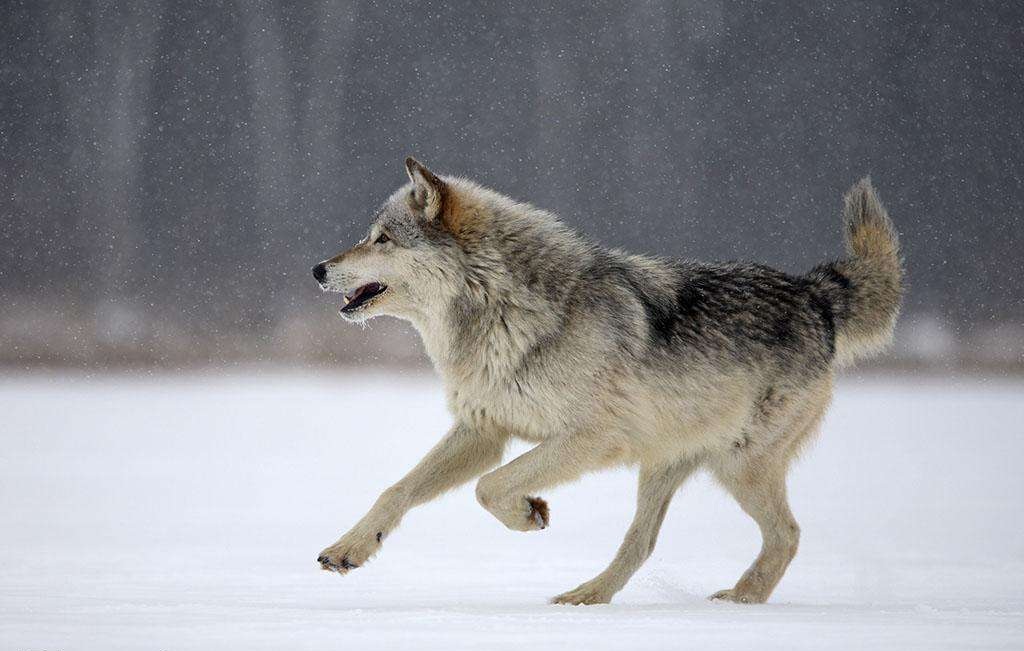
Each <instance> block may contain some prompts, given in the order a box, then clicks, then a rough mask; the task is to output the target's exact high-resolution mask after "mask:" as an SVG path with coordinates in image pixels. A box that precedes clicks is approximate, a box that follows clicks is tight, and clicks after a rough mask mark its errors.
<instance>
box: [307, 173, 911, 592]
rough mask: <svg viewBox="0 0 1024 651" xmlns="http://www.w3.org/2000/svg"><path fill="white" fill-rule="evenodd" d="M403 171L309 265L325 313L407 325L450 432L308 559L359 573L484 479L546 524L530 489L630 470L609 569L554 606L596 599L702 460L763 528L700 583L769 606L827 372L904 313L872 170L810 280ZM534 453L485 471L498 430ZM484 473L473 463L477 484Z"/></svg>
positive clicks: (501, 442)
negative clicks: (584, 226)
mask: <svg viewBox="0 0 1024 651" xmlns="http://www.w3.org/2000/svg"><path fill="white" fill-rule="evenodd" d="M406 171H407V172H408V176H409V183H408V184H406V185H405V186H403V187H401V188H400V189H399V190H398V191H397V192H395V193H394V194H393V195H391V197H390V198H389V199H388V200H387V201H386V202H385V203H384V204H383V205H382V206H381V207H380V208H379V209H378V210H377V212H376V214H375V215H374V217H373V219H372V223H371V225H370V228H369V232H368V234H367V236H366V237H365V238H364V239H363V240H362V241H360V242H359V243H358V244H356V245H355V246H353V247H352V248H351V249H349V250H347V251H344V252H342V253H340V254H338V255H337V256H335V257H333V258H331V259H329V260H326V261H324V262H321V263H319V264H317V265H316V266H315V267H314V268H313V276H314V277H315V278H316V280H317V282H319V284H320V286H321V288H322V289H323V290H326V291H332V292H339V293H341V294H342V295H343V296H344V304H343V306H342V307H341V316H342V317H344V318H345V319H346V320H348V321H353V322H362V321H365V320H367V319H370V318H372V317H375V316H378V315H381V314H388V315H392V316H395V317H398V318H402V319H407V320H408V321H410V322H411V323H412V324H413V325H414V326H415V327H416V329H417V330H418V331H419V333H420V335H421V337H422V339H423V343H424V346H425V347H426V350H427V353H428V354H429V355H430V358H431V360H432V361H433V363H434V366H435V368H436V369H437V371H438V373H439V374H440V375H441V377H442V378H443V381H444V386H445V390H446V395H447V401H448V407H449V410H450V411H451V415H452V419H453V423H454V424H453V425H452V427H451V430H450V431H449V432H448V434H447V435H446V436H445V437H444V438H443V439H442V440H441V441H440V442H439V443H438V444H437V445H436V446H435V447H434V448H433V449H432V450H431V451H430V452H429V453H427V455H426V456H425V457H424V458H423V460H422V461H421V462H420V463H419V465H417V466H416V467H415V468H413V469H412V471H410V472H409V474H407V475H406V476H405V477H404V478H402V479H401V480H400V481H398V483H396V484H394V485H393V486H391V487H390V488H388V489H387V490H385V491H384V492H383V494H381V496H380V497H379V498H378V499H377V501H376V503H375V504H374V505H373V507H372V508H371V509H370V511H369V512H368V513H367V514H366V516H365V517H363V518H362V519H361V520H360V521H359V522H358V523H357V524H356V525H355V526H354V527H353V528H352V529H351V530H350V531H349V532H348V533H346V534H345V535H343V536H342V537H341V539H340V540H338V541H337V542H336V543H334V544H333V545H331V546H330V547H328V548H327V549H325V550H324V551H323V552H322V553H321V554H320V556H319V558H318V559H317V560H318V562H319V563H320V565H321V567H322V568H323V569H325V570H331V571H335V572H338V573H342V574H344V573H346V572H348V571H350V570H353V569H355V568H358V567H360V566H362V565H363V564H364V563H366V562H367V560H369V558H370V557H371V556H373V555H374V554H375V553H376V552H377V551H378V550H379V549H380V547H381V543H382V542H383V541H384V540H385V539H386V538H387V536H388V535H389V534H390V533H391V532H392V531H394V530H395V528H396V527H397V526H398V524H399V522H400V521H401V519H402V517H403V515H404V514H405V513H406V512H407V511H409V510H410V509H412V508H413V507H415V506H417V505H419V504H423V503H424V502H427V501H429V500H432V499H434V498H435V497H437V496H439V495H440V494H442V493H443V492H445V491H447V490H449V489H451V488H453V487H455V486H458V485H460V484H463V483H465V482H467V481H469V480H471V479H474V478H477V477H479V480H478V481H477V483H476V497H477V500H478V501H479V502H480V504H481V505H482V506H483V507H484V508H485V509H487V510H488V511H490V512H491V514H493V515H494V517H496V518H497V519H498V520H500V521H501V523H502V524H504V525H505V526H506V527H508V528H509V529H514V530H516V531H533V530H539V529H544V528H545V527H547V526H548V525H549V523H550V514H549V509H548V505H547V503H546V502H545V501H544V500H543V499H541V498H540V497H538V492H539V491H543V490H544V489H548V488H551V487H553V486H556V485H558V484H562V483H565V482H569V481H573V480H575V479H577V478H578V477H580V476H581V475H583V474H584V473H589V472H593V471H596V470H601V469H605V468H609V467H612V466H617V465H631V466H636V467H638V468H639V488H638V491H637V506H636V515H635V517H634V518H633V522H632V524H631V526H630V528H629V531H628V532H627V533H626V536H625V540H624V541H623V542H622V545H621V547H620V548H619V550H618V553H617V554H616V556H615V558H614V560H612V562H611V564H610V565H609V566H608V567H607V568H606V569H605V570H604V571H603V572H601V573H600V574H598V575H597V576H596V577H594V578H593V579H591V580H590V581H587V582H585V583H583V584H582V585H580V586H579V587H577V588H574V589H572V590H569V591H568V592H565V593H564V594H561V595H558V596H556V597H554V598H553V599H552V601H553V602H554V603H560V604H597V603H606V602H608V601H610V600H611V598H612V596H613V595H614V594H615V593H616V592H618V591H619V590H620V589H621V588H622V587H623V586H624V585H625V584H626V582H627V581H628V580H629V578H630V577H631V576H632V575H633V573H634V572H636V570H637V569H638V568H639V567H640V565H641V564H642V563H643V562H644V561H645V560H646V559H647V557H648V556H649V555H650V554H651V551H652V550H653V549H654V543H655V539H656V538H657V535H658V530H659V528H660V526H661V523H662V519H663V518H664V517H665V512H666V510H667V509H668V505H669V501H670V500H671V499H672V496H673V494H674V493H675V492H676V490H677V489H678V488H679V487H680V486H681V485H682V484H683V482H684V481H685V480H686V478H687V477H689V476H690V475H691V474H692V473H693V472H694V471H695V470H697V469H698V468H704V469H706V470H707V471H709V472H710V474H711V475H712V476H713V477H714V478H715V479H716V480H717V481H718V482H719V483H720V484H721V485H722V486H723V487H724V488H725V489H726V490H727V491H728V492H729V493H730V494H731V495H732V496H733V497H734V498H735V499H736V500H737V501H738V502H739V504H740V506H741V507H742V508H743V510H744V511H746V513H748V514H749V515H750V516H751V517H752V518H753V519H754V520H755V521H756V522H757V525H758V526H759V527H760V530H761V534H762V538H763V542H762V547H761V551H760V554H759V555H758V556H757V558H756V559H755V560H754V562H753V564H752V565H751V566H750V568H749V569H748V570H747V571H746V572H745V573H744V574H743V575H742V576H741V577H740V579H739V581H737V583H736V584H735V585H734V586H733V587H731V588H729V589H726V590H721V591H719V592H716V593H715V594H714V595H712V598H713V599H725V600H729V601H734V602H739V603H760V602H764V601H765V600H766V599H768V596H769V595H770V594H771V592H772V590H773V589H774V588H775V586H776V585H777V584H778V582H779V580H780V579H781V578H782V575H783V573H784V572H785V571H786V568H787V566H788V565H789V563H790V561H791V560H792V559H793V556H794V555H795V554H796V550H797V543H798V540H799V532H800V529H799V527H798V526H797V523H796V521H795V520H794V519H793V515H792V513H790V510H789V505H788V502H787V498H786V472H787V468H788V466H789V464H790V461H791V460H792V459H793V458H794V456H795V455H796V454H797V452H798V451H799V450H800V448H801V447H802V446H803V445H804V444H805V443H807V441H808V440H810V439H811V438H812V436H813V435H814V433H815V432H816V431H817V429H818V427H819V424H820V422H821V419H822V416H823V414H824V413H825V410H826V408H827V407H828V404H829V401H830V398H831V393H832V383H833V376H834V374H835V372H836V369H837V368H840V367H842V366H845V365H848V364H850V363H852V362H854V361H855V360H857V359H860V358H864V357H867V356H868V355H871V354H874V353H877V352H879V351H880V350H881V349H882V348H884V347H885V345H886V344H887V343H888V342H889V341H890V339H891V337H892V330H893V326H894V324H895V322H896V317H897V314H898V312H899V307H900V301H901V295H902V284H903V267H902V262H901V257H900V250H899V243H898V241H897V237H896V232H895V229H894V227H893V225H892V222H890V220H889V217H888V216H887V214H886V211H885V209H884V208H883V207H882V205H881V203H880V202H879V200H878V197H877V196H876V195H875V191H874V189H873V188H872V186H871V183H870V181H869V180H868V179H866V178H865V179H863V180H862V181H860V182H859V183H857V184H856V185H854V186H853V188H852V189H851V190H850V191H849V192H848V193H847V194H846V196H845V199H844V208H843V211H842V225H843V232H844V234H845V236H846V249H847V250H846V256H845V257H844V258H842V259H840V260H838V261H835V262H829V263H825V264H821V265H819V266H817V267H815V268H814V269H812V270H811V271H810V272H809V273H807V274H806V275H801V276H798V275H790V274H786V273H782V272H780V271H776V270H774V269H771V268H768V267H765V266H761V265H757V264H741V263H728V264H705V263H699V262H692V261H685V260H665V259H659V258H653V257H647V256H642V255H634V254H630V253H625V252H622V251H618V250H610V249H606V248H602V247H600V246H597V245H595V244H593V243H591V242H588V241H587V240H585V239H584V238H583V237H581V236H580V235H579V234H578V233H576V232H574V231H573V230H571V229H570V228H568V227H566V226H565V225H563V224H562V223H561V222H560V221H559V220H558V219H557V218H556V217H555V216H553V215H552V214H550V213H548V212H545V211H543V210H540V209H538V208H535V207H533V206H531V205H528V204H524V203H519V202H517V201H514V200H512V199H510V198H508V197H506V196H503V195H501V194H499V193H497V192H495V191H493V190H489V189H487V188H484V187H481V186H479V185H477V184H475V183H473V182H471V181H468V180H465V179H462V178H456V177H451V176H438V175H435V174H433V173H432V172H431V171H430V170H428V169H427V168H426V167H424V166H423V165H422V164H420V163H419V162H417V161H416V160H414V159H412V158H409V159H407V160H406ZM511 437H516V438H519V439H522V440H525V441H528V442H530V443H533V444H536V446H535V447H533V448H532V449H531V450H529V451H528V452H526V453H525V454H523V455H521V456H519V457H518V458H516V459H513V460H512V461H509V462H508V463H506V464H504V465H501V466H499V467H497V468H496V469H495V466H498V464H499V463H500V462H501V459H502V453H503V451H504V450H505V447H506V443H507V442H508V441H509V439H510V438H511ZM481 475H482V476H481Z"/></svg>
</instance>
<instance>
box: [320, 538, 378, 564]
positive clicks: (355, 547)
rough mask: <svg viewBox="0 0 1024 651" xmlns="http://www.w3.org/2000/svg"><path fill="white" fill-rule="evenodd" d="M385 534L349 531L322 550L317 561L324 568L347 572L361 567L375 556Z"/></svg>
mask: <svg viewBox="0 0 1024 651" xmlns="http://www.w3.org/2000/svg"><path fill="white" fill-rule="evenodd" d="M383 536H384V534H383V532H378V533H377V534H376V535H370V536H363V535H355V534H352V533H347V534H345V535H344V536H342V537H341V539H340V540H339V541H338V542H336V543H334V544H333V545H331V546H330V547H328V548H327V549H325V550H323V551H322V552H320V555H319V556H317V559H316V561H317V563H320V569H322V570H326V571H328V572H337V573H338V574H347V573H348V572H349V571H350V570H354V569H356V568H358V567H361V566H362V565H363V564H364V563H366V561H368V560H369V559H370V557H371V556H373V554H374V552H376V551H377V549H378V548H379V547H380V543H381V540H382V539H383Z"/></svg>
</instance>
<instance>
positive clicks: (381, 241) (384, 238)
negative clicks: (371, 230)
mask: <svg viewBox="0 0 1024 651" xmlns="http://www.w3.org/2000/svg"><path fill="white" fill-rule="evenodd" d="M390 241H391V238H390V237H388V236H387V233H381V234H380V235H378V236H377V239H375V240H374V241H373V243H374V244H384V243H385V242H390Z"/></svg>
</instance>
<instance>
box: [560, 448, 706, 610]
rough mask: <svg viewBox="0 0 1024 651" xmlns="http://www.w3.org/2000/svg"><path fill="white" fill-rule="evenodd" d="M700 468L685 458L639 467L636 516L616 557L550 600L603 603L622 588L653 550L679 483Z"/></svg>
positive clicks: (570, 602) (571, 602)
mask: <svg viewBox="0 0 1024 651" xmlns="http://www.w3.org/2000/svg"><path fill="white" fill-rule="evenodd" d="M696 468H697V462H696V461H695V460H689V459H684V460H680V461H676V462H674V463H670V464H666V465H664V466H657V467H651V466H644V467H641V468H640V484H639V487H638V488H637V493H636V515H635V516H634V517H633V524H632V525H630V527H629V531H628V532H627V533H626V537H625V539H624V540H623V541H622V545H621V546H619V551H618V553H617V554H616V555H615V560H613V561H612V563H611V565H609V566H608V568H607V569H605V571H604V572H601V573H600V574H598V575H597V576H596V577H594V578H593V579H591V580H590V581H587V582H586V583H584V584H583V585H580V586H579V587H577V588H575V589H573V590H570V591H569V592H566V593H564V594H560V595H558V596H557V597H555V598H553V599H552V600H551V603H556V604H572V605H581V604H604V603H608V602H609V601H611V599H612V595H614V594H615V593H616V592H618V591H619V590H621V589H622V587H623V586H624V585H626V582H627V581H629V579H630V577H632V576H633V573H634V572H636V571H637V569H639V568H640V566H641V565H642V564H643V563H644V561H646V560H647V557H648V556H650V555H651V552H653V551H654V543H655V541H656V540H657V539H658V530H659V529H661V523H662V521H664V519H665V513H666V512H667V511H668V505H669V502H671V501H672V496H673V495H674V494H675V492H676V491H677V490H678V489H679V486H680V485H681V484H682V483H683V482H684V481H685V480H686V478H687V477H689V476H690V474H692V473H693V471H694V470H695V469H696Z"/></svg>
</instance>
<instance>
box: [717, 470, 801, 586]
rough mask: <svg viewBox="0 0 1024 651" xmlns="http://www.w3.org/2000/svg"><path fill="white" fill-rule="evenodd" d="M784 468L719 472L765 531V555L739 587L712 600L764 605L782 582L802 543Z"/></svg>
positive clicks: (743, 577) (759, 558)
mask: <svg viewBox="0 0 1024 651" xmlns="http://www.w3.org/2000/svg"><path fill="white" fill-rule="evenodd" d="M781 465H782V467H781V468H779V467H755V466H753V464H752V466H748V467H747V468H745V469H744V471H743V472H741V473H739V474H738V475H725V476H723V474H721V473H719V472H716V473H715V474H716V476H717V477H718V480H719V481H720V482H721V483H722V484H723V485H724V486H725V487H726V489H728V490H729V492H730V493H732V495H733V497H735V498H736V501H737V502H739V504H740V506H741V507H742V508H743V510H744V511H746V512H747V514H748V515H750V517H752V518H754V521H755V522H757V526H758V527H760V529H761V537H762V543H761V553H760V554H758V556H757V559H755V560H754V563H753V565H751V566H750V568H749V569H747V571H746V572H744V573H743V576H742V577H740V580H739V581H738V582H737V583H736V585H735V586H734V587H733V588H731V589H728V590H720V591H718V592H716V593H715V594H713V595H712V596H711V598H712V599H726V600H728V601H735V602H737V603H764V602H765V601H767V599H768V596H769V595H770V594H771V593H772V590H774V589H775V586H776V585H777V584H778V583H779V580H780V579H782V575H783V574H784V573H785V571H786V568H787V567H789V563H790V561H792V560H793V557H794V556H795V555H796V549H797V545H798V544H799V542H800V527H799V526H798V525H797V523H796V520H795V519H794V518H793V514H792V513H790V511H789V502H788V500H787V499H786V472H785V465H784V464H781Z"/></svg>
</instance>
